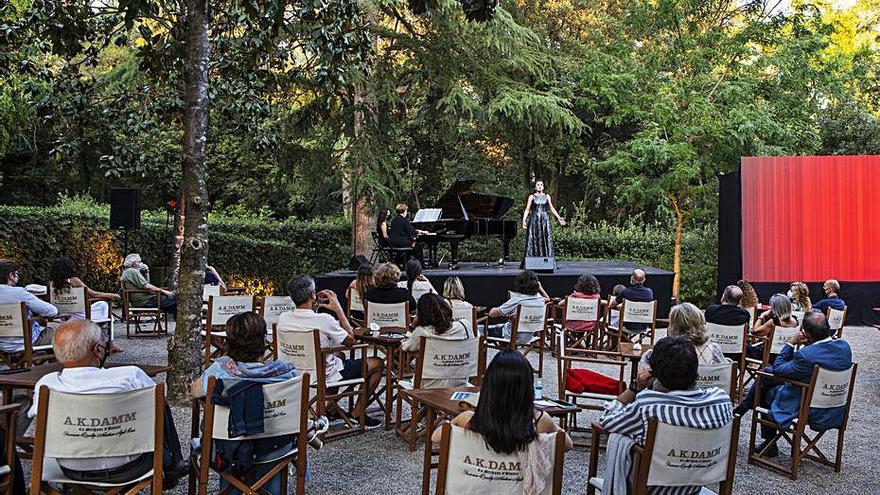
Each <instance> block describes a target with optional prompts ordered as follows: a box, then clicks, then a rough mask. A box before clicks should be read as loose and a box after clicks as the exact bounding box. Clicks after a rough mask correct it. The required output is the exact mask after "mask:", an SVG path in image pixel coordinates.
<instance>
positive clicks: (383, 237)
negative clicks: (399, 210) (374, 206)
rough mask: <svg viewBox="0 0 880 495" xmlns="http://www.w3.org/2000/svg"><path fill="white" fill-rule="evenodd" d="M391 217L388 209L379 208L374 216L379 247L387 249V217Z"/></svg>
mask: <svg viewBox="0 0 880 495" xmlns="http://www.w3.org/2000/svg"><path fill="white" fill-rule="evenodd" d="M390 216H391V210H389V209H388V208H380V209H379V213H378V214H377V215H376V234H377V236H378V239H379V247H388V246H389V244H388V217H390Z"/></svg>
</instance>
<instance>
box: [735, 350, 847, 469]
mask: <svg viewBox="0 0 880 495" xmlns="http://www.w3.org/2000/svg"><path fill="white" fill-rule="evenodd" d="M857 368H858V364H857V363H853V365H852V367H851V368H850V369H847V370H843V371H830V370H826V369H824V368H821V367H819V365H818V364H817V365H813V375H812V377H811V378H810V383H803V382H798V381H795V380H789V379H786V378H780V377H777V376H774V375H771V374H769V373H764V372H760V373H758V376H757V378H756V379H755V387H758V388H757V390H755V408H754V411H753V413H752V427H751V431H750V432H749V463H750V464H758V465H760V466H764V467H768V468H770V469H773V470H775V471H778V472H781V473H784V474H787V475H789V476H790V477H791V479H793V480H796V479H797V476H798V470H799V469H800V464H801V461H802V460H803V459H810V460H812V461H816V462H818V463H820V464H824V465H826V466H830V467H833V468H834V472H835V473H839V472H840V465H841V461H842V460H843V439H844V435H845V433H846V425H847V423H848V422H849V410H850V406H851V405H852V395H853V388H854V387H853V385H854V384H855V381H856V369H857ZM764 380H773V381H775V382H783V383H786V384H789V385H791V386H794V387H799V388H800V389H801V403H800V409H799V412H798V417H797V418H795V420H794V421H793V422H792V424H791V425H789V427H788V428H786V429H784V430H781V429H779V425H778V424H777V423H776V422H775V421H773V420H772V419H771V418H770V415H769V413H770V411H769V410H768V409H767V408H765V407H761V405H760V403H759V401H760V397H761V386H762V382H763V381H764ZM763 386H766V384H765V385H763ZM838 407H842V408H844V412H843V421H842V423H841V425H840V426H839V427H837V428H830V429H835V430H837V448H836V453H835V456H834V460H830V459H829V458H828V457H827V456H826V455H825V454H824V453H823V452H822V451H821V450H820V449H819V446H818V443H819V440H821V439H822V436H823V435H825V433H826V432H827V431H829V430H822V431H818V432H817V434H816V435H815V436H812V437H811V436H810V434H808V433H807V431H806V429H807V426H808V425H809V422H810V410H811V409H832V408H838ZM759 425H763V426H769V427H771V428H776V436H775V437H774V438H773V439H772V440H771V441H770V442H768V444H767V447H765V448H764V449H763V450H761V451H757V450H756V449H755V441H756V432H757V428H758V426H759ZM810 429H812V427H811V428H810ZM814 431H815V430H814ZM780 438H782V439H785V441H786V442H787V443H788V444H789V445H790V446H791V464H790V465H788V466H786V465H783V464H780V463H777V462H775V461H773V460H771V459H770V458H768V457H765V455H764V454H765V452H766V449H767V448H769V447H770V444H773V443H775V442H776V441H778V440H779V439H780ZM804 442H806V446H804V448H803V449H801V446H802V445H804ZM813 452H815V454H814V453H813Z"/></svg>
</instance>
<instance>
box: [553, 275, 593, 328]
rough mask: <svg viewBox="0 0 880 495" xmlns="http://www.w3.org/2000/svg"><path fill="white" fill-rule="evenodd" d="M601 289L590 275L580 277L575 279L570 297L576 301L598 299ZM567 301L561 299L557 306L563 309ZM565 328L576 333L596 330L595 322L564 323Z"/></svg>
mask: <svg viewBox="0 0 880 495" xmlns="http://www.w3.org/2000/svg"><path fill="white" fill-rule="evenodd" d="M601 290H602V288H601V287H600V286H599V281H598V280H597V279H596V277H594V276H592V275H581V276H580V277H578V279H577V283H576V284H575V285H574V292H572V293H571V297H575V298H578V299H599V292H601ZM566 302H567V299H563V300H562V301H561V302H560V303H559V306H560V307H561V308H565V303H566ZM565 328H567V329H569V330H575V331H577V332H591V331H593V329H594V328H596V322H595V321H566V322H565Z"/></svg>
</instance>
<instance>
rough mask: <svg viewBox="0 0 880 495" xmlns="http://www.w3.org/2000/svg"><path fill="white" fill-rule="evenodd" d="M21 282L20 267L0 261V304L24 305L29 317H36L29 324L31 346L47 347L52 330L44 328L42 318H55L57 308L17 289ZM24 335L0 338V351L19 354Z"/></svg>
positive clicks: (9, 261)
mask: <svg viewBox="0 0 880 495" xmlns="http://www.w3.org/2000/svg"><path fill="white" fill-rule="evenodd" d="M20 281H21V267H19V266H18V263H16V262H14V261H12V260H5V259H0V304H19V303H25V305H26V306H27V310H28V316H29V317H38V319H37V320H35V321H33V322H32V323H31V342H32V343H33V345H48V344H49V343H51V342H52V330H51V329H50V328H48V327H47V326H46V321H45V320H44V319H43V318H44V317H50V316H55V315H57V314H58V308H56V307H55V306H53V305H51V304H49V303H47V302H46V301H43V300H42V299H40V298H38V297H37V296H35V295H33V294H31V293H30V292H28V291H26V290H25V289H24V287H18V283H19V282H20ZM23 337H24V335H21V336H19V337H0V351H3V352H10V353H12V352H21V351H23V350H24V339H23Z"/></svg>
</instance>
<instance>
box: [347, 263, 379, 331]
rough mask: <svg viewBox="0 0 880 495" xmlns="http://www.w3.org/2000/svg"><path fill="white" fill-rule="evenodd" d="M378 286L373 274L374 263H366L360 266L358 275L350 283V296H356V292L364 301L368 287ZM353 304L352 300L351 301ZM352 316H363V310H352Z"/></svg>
mask: <svg viewBox="0 0 880 495" xmlns="http://www.w3.org/2000/svg"><path fill="white" fill-rule="evenodd" d="M375 286H376V282H375V280H374V276H373V265H371V264H369V263H364V264H362V265H361V266H359V267H358V271H357V277H355V279H354V280H352V281H351V283H350V284H348V290H349V294H350V296H349V297H354V295H355V293H357V295H358V296H359V297H360V298H361V301H363V299H364V297H366V295H367V289H370V288H372V287H375ZM349 304H351V301H349ZM352 316H355V317H357V318H361V317H362V316H363V311H352Z"/></svg>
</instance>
